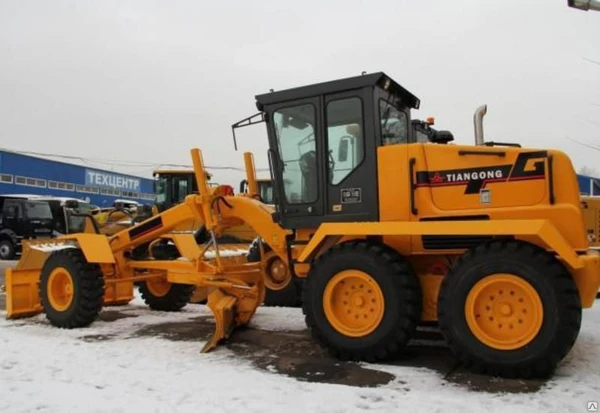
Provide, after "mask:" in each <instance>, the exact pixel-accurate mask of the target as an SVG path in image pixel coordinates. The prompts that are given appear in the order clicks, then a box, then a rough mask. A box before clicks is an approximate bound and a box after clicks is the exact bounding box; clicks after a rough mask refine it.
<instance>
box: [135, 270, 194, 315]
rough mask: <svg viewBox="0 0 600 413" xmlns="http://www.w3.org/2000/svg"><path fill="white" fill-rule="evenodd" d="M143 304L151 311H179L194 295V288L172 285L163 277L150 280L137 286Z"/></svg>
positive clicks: (184, 285)
mask: <svg viewBox="0 0 600 413" xmlns="http://www.w3.org/2000/svg"><path fill="white" fill-rule="evenodd" d="M139 289H140V293H141V294H142V299H143V300H144V302H145V303H146V304H147V305H148V306H149V307H150V308H151V309H153V310H158V311H180V310H181V309H182V308H183V307H185V306H186V304H187V303H188V301H190V298H191V297H192V295H193V294H194V290H195V289H196V286H194V285H187V284H172V283H170V282H168V281H167V280H166V279H165V278H164V277H157V278H151V279H149V280H146V281H142V282H141V283H140V284H139Z"/></svg>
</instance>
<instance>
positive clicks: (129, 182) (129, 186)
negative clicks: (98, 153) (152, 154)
mask: <svg viewBox="0 0 600 413" xmlns="http://www.w3.org/2000/svg"><path fill="white" fill-rule="evenodd" d="M0 194H28V195H29V194H32V195H45V196H55V197H69V198H77V199H82V200H85V201H87V202H89V203H91V204H93V205H97V206H99V207H105V206H112V204H113V202H114V201H115V200H116V199H128V200H134V201H137V202H139V203H143V204H151V203H153V202H154V185H153V180H152V179H148V178H142V177H138V176H132V175H125V174H119V173H115V172H111V171H105V170H102V169H95V168H87V167H84V166H79V165H74V164H69V163H65V162H58V161H53V160H49V159H43V158H38V157H34V156H28V155H22V154H18V153H14V152H8V151H0Z"/></svg>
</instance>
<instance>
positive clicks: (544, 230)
mask: <svg viewBox="0 0 600 413" xmlns="http://www.w3.org/2000/svg"><path fill="white" fill-rule="evenodd" d="M369 235H387V236H394V235H398V236H422V235H480V236H485V235H488V236H514V238H515V239H519V240H523V241H527V242H530V243H532V244H535V245H538V246H540V247H542V248H544V249H547V250H550V251H553V252H554V253H556V254H557V255H558V257H559V259H560V260H561V261H563V262H564V263H565V264H566V266H567V267H568V268H569V269H570V270H571V271H574V270H579V269H582V268H583V267H584V261H583V260H582V259H581V258H580V257H579V256H578V255H577V252H576V251H575V250H574V249H573V248H571V246H570V245H569V243H568V242H567V241H566V240H565V238H564V237H563V236H562V235H561V234H560V232H558V231H557V229H556V228H555V227H554V226H553V225H552V223H551V222H549V221H547V220H496V221H435V222H432V221H427V222H352V223H351V222H348V223H326V224H322V225H321V226H320V227H319V229H318V230H317V231H316V233H315V234H314V236H313V237H312V238H311V240H310V241H309V243H308V244H307V245H306V247H305V248H304V250H303V251H302V254H300V256H299V257H298V262H301V263H302V262H308V261H310V260H312V259H314V258H316V257H318V256H319V255H320V254H322V253H323V252H325V251H327V250H328V249H329V248H331V247H332V246H333V245H335V244H336V243H337V242H338V241H339V240H340V239H341V238H342V237H344V236H346V237H348V236H350V237H360V236H369Z"/></svg>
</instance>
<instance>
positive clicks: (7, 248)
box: [0, 239, 15, 260]
mask: <svg viewBox="0 0 600 413" xmlns="http://www.w3.org/2000/svg"><path fill="white" fill-rule="evenodd" d="M13 258H15V244H13V242H12V241H11V240H8V239H3V240H2V241H0V259H3V260H12V259H13Z"/></svg>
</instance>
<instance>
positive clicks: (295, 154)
mask: <svg viewBox="0 0 600 413" xmlns="http://www.w3.org/2000/svg"><path fill="white" fill-rule="evenodd" d="M419 103H420V102H419V99H418V98H417V97H416V96H414V95H413V94H412V93H410V92H409V91H408V90H406V89H404V88H403V87H402V86H400V85H399V84H397V83H396V82H394V81H393V80H392V79H391V78H389V77H388V76H387V75H385V74H384V73H381V72H380V73H373V74H367V75H362V76H357V77H352V78H347V79H341V80H335V81H331V82H326V83H319V84H314V85H309V86H304V87H299V88H294V89H288V90H283V91H279V92H271V93H267V94H262V95H258V96H256V105H257V108H258V109H259V110H260V111H261V114H262V117H263V119H264V120H265V122H266V123H267V129H268V135H269V147H270V149H269V161H270V164H271V168H272V171H271V174H272V176H273V178H274V184H275V188H274V189H275V193H276V196H275V199H276V206H277V210H278V212H277V213H276V216H275V217H274V218H275V219H276V220H278V221H280V222H281V225H282V226H283V227H284V228H316V227H318V225H319V224H320V223H321V222H323V221H327V222H344V221H346V222H348V221H377V220H378V219H379V207H378V201H377V200H378V193H377V179H378V173H379V174H381V173H382V171H378V167H377V148H378V147H379V146H383V145H396V144H406V143H412V142H416V141H417V139H416V132H415V128H414V127H413V124H412V123H411V116H410V110H411V109H413V108H414V109H418V108H419ZM249 119H250V118H249ZM242 122H243V121H242Z"/></svg>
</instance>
